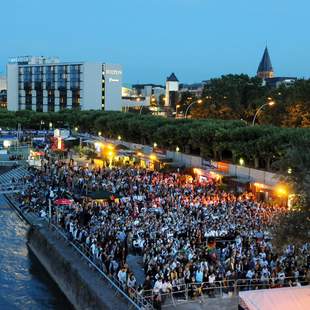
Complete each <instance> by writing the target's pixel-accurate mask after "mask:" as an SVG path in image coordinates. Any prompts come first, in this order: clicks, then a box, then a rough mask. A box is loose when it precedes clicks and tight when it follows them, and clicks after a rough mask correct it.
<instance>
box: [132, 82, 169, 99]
mask: <svg viewBox="0 0 310 310" xmlns="http://www.w3.org/2000/svg"><path fill="white" fill-rule="evenodd" d="M132 88H133V89H134V90H135V91H136V94H137V95H141V96H145V97H147V96H153V95H154V96H160V95H164V94H165V87H164V86H162V85H158V84H134V85H132Z"/></svg>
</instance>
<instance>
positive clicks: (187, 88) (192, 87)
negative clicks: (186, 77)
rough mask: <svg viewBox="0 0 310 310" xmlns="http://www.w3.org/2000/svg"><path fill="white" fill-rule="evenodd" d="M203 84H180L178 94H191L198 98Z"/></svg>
mask: <svg viewBox="0 0 310 310" xmlns="http://www.w3.org/2000/svg"><path fill="white" fill-rule="evenodd" d="M205 85H206V84H205V83H204V82H201V83H194V84H180V93H185V92H188V93H191V94H192V95H193V96H195V97H200V96H201V95H202V92H203V89H204V87H205Z"/></svg>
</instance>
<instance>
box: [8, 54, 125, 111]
mask: <svg viewBox="0 0 310 310" xmlns="http://www.w3.org/2000/svg"><path fill="white" fill-rule="evenodd" d="M7 84H8V85H7V86H8V95H7V100H8V110H11V111H18V110H32V111H37V112H57V111H62V110H66V109H75V110H105V111H121V109H122V102H121V92H122V68H121V66H120V65H110V64H104V63H103V64H102V63H90V62H74V63H66V62H60V61H59V59H58V58H55V57H54V58H49V57H41V56H40V57H33V56H26V57H17V58H14V59H11V60H10V61H9V63H8V65H7Z"/></svg>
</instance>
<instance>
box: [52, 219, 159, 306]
mask: <svg viewBox="0 0 310 310" xmlns="http://www.w3.org/2000/svg"><path fill="white" fill-rule="evenodd" d="M49 227H52V229H53V230H54V231H56V232H57V233H58V234H59V235H60V236H61V237H62V238H63V239H65V240H66V242H68V243H70V244H71V245H72V247H73V248H74V249H75V250H76V251H77V252H78V253H79V254H80V255H81V256H82V258H83V259H85V260H86V261H87V262H88V263H89V264H90V265H91V266H92V267H93V268H94V269H95V270H97V271H98V272H99V274H100V275H101V276H102V277H103V278H104V280H106V281H107V282H108V284H109V285H110V287H112V288H113V289H115V291H116V294H115V295H118V294H119V295H121V296H122V297H124V298H125V300H126V301H127V302H128V303H129V304H130V306H131V307H134V308H136V309H141V310H142V309H145V310H152V309H154V308H153V305H152V304H151V303H150V302H149V301H148V300H147V299H146V298H144V297H143V295H142V294H139V292H138V291H137V290H136V289H133V288H132V289H130V293H129V294H127V292H126V290H125V289H124V288H123V286H122V284H121V283H120V282H119V280H118V279H117V278H115V277H109V276H108V275H107V274H106V273H105V272H104V271H103V269H102V265H100V264H99V260H97V261H96V260H94V259H93V255H92V254H91V253H90V252H89V251H88V250H87V249H86V247H83V246H82V245H81V244H79V243H78V242H76V241H72V240H69V238H68V237H67V235H66V233H65V232H63V231H62V230H61V229H59V228H58V227H57V226H56V225H55V224H53V223H49Z"/></svg>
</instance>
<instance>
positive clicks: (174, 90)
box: [165, 73, 179, 108]
mask: <svg viewBox="0 0 310 310" xmlns="http://www.w3.org/2000/svg"><path fill="white" fill-rule="evenodd" d="M178 91H179V80H178V79H177V77H176V76H175V74H174V73H172V74H171V75H170V76H169V77H167V80H166V101H165V106H166V107H173V108H175V106H176V103H177V100H178Z"/></svg>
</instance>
